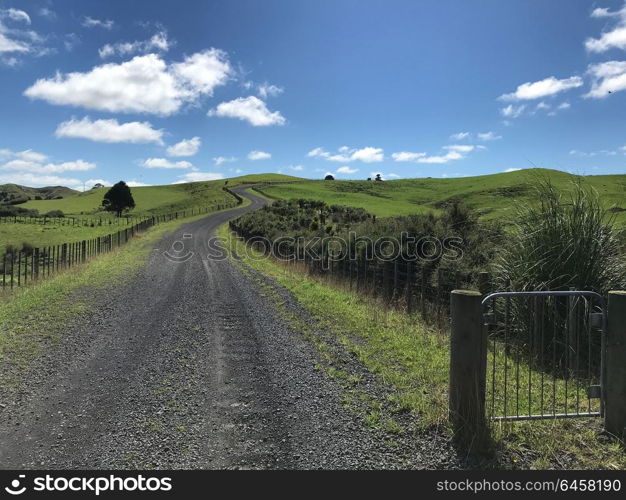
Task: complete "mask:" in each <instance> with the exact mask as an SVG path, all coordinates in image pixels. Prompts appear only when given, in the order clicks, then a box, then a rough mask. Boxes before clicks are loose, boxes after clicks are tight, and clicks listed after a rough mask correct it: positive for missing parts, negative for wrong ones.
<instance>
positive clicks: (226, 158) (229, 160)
mask: <svg viewBox="0 0 626 500" xmlns="http://www.w3.org/2000/svg"><path fill="white" fill-rule="evenodd" d="M234 161H237V158H235V157H234V156H216V157H215V158H213V163H215V165H216V166H218V167H219V166H220V165H221V164H222V163H232V162H234Z"/></svg>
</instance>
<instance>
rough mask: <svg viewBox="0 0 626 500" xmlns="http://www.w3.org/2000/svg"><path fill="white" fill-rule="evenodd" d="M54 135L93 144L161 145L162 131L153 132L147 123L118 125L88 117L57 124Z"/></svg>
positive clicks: (112, 121) (114, 121) (115, 121)
mask: <svg viewBox="0 0 626 500" xmlns="http://www.w3.org/2000/svg"><path fill="white" fill-rule="evenodd" d="M55 135H56V136H57V137H71V138H81V139H89V140H90V141H95V142H109V143H114V142H128V143H134V144H137V143H149V142H154V143H156V144H162V143H163V141H162V137H163V131H162V130H155V129H154V128H152V125H151V124H150V123H149V122H127V123H118V121H117V120H114V119H111V120H95V121H91V119H90V118H89V117H88V116H86V117H85V118H83V119H81V120H77V119H74V118H72V119H71V120H69V121H66V122H63V123H61V124H59V126H58V127H57V129H56V132H55Z"/></svg>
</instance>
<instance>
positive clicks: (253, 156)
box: [248, 151, 272, 160]
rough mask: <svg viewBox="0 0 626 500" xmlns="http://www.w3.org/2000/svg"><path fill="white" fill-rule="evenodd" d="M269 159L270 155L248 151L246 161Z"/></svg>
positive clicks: (263, 152)
mask: <svg viewBox="0 0 626 500" xmlns="http://www.w3.org/2000/svg"><path fill="white" fill-rule="evenodd" d="M271 157H272V155H271V154H270V153H266V152H265V151H250V152H249V153H248V160H269V159H270V158H271Z"/></svg>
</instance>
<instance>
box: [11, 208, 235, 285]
mask: <svg viewBox="0 0 626 500" xmlns="http://www.w3.org/2000/svg"><path fill="white" fill-rule="evenodd" d="M238 204H240V201H239V200H237V201H232V202H231V201H225V202H223V203H217V204H214V205H209V206H206V207H198V208H192V209H189V210H182V211H178V212H172V213H169V214H161V215H153V216H151V217H145V218H142V219H139V220H137V219H136V220H137V221H136V222H135V223H134V224H132V225H129V226H128V227H125V228H124V229H120V230H119V231H117V232H114V233H111V234H107V235H105V236H99V237H95V238H90V239H86V240H82V241H73V242H68V243H60V244H58V245H51V246H46V247H41V248H32V249H31V248H29V249H23V250H19V251H17V250H14V249H7V251H6V252H5V253H4V256H3V257H1V258H0V265H1V266H2V268H1V269H0V280H1V281H0V289H1V290H12V289H13V288H17V287H21V286H24V285H26V284H28V283H31V282H34V281H37V280H41V279H43V278H47V277H49V276H51V275H53V274H55V273H57V272H59V271H63V270H66V269H70V268H72V267H74V266H76V265H79V264H83V263H85V262H87V261H89V260H90V259H92V258H93V257H97V256H98V255H101V254H104V253H108V252H111V251H113V250H115V249H117V248H119V247H121V246H123V245H125V244H126V243H127V242H128V241H130V240H131V239H132V238H133V237H134V236H135V235H136V234H137V233H140V232H143V231H145V230H146V229H148V228H150V227H152V226H155V225H157V224H162V223H164V222H169V221H172V220H177V219H185V218H187V217H194V216H197V215H202V214H208V213H211V212H215V211H219V210H224V209H227V208H233V207H235V206H237V205H238Z"/></svg>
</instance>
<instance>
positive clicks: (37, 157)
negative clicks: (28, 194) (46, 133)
mask: <svg viewBox="0 0 626 500" xmlns="http://www.w3.org/2000/svg"><path fill="white" fill-rule="evenodd" d="M7 160H8V161H7ZM0 161H1V163H0V184H6V183H13V184H24V185H27V186H69V187H75V188H76V187H80V186H82V184H83V181H81V180H79V179H75V178H72V177H69V178H68V177H61V176H59V175H58V174H62V173H66V172H87V171H90V170H93V169H95V168H96V165H95V163H91V162H87V161H84V160H81V159H78V160H74V161H66V162H60V163H55V162H50V161H48V156H47V155H45V154H42V153H38V152H36V151H32V150H30V149H28V150H26V151H18V152H14V151H11V150H9V149H2V150H0Z"/></svg>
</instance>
